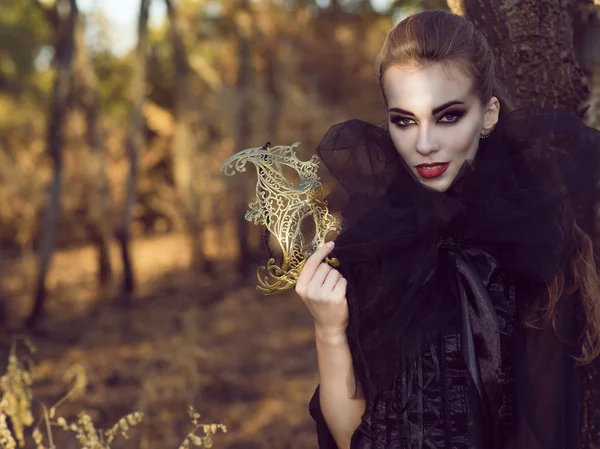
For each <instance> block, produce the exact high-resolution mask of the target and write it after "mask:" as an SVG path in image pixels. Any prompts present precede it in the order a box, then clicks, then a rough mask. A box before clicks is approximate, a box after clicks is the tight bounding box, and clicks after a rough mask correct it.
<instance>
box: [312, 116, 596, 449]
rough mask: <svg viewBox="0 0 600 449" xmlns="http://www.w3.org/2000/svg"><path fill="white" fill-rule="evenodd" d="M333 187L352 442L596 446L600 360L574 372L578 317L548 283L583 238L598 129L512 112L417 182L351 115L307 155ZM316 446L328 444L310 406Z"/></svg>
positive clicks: (573, 120)
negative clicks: (356, 388) (444, 179)
mask: <svg viewBox="0 0 600 449" xmlns="http://www.w3.org/2000/svg"><path fill="white" fill-rule="evenodd" d="M317 152H318V154H319V156H320V157H321V159H322V161H323V162H324V165H325V166H326V167H327V169H328V170H329V172H330V173H331V174H332V175H333V177H334V178H335V180H336V181H337V182H338V185H337V188H334V190H333V192H332V194H331V195H330V196H329V197H328V200H329V203H330V206H331V208H332V210H334V211H337V212H339V214H340V215H341V217H342V220H343V228H344V232H343V233H342V234H341V235H340V236H339V237H338V238H337V239H336V247H335V250H334V256H336V257H338V258H339V260H340V261H341V267H340V271H341V272H342V274H343V275H344V276H345V277H346V279H347V280H348V292H347V297H348V302H349V307H350V323H349V326H348V331H347V333H348V340H349V343H350V350H351V352H352V357H353V364H354V372H355V377H356V378H357V380H358V381H359V382H360V384H361V386H362V387H363V391H364V396H365V398H366V402H367V410H366V412H365V414H364V416H363V419H362V424H361V425H360V426H359V428H358V429H357V431H356V432H355V434H354V436H353V439H352V449H375V448H377V449H380V448H381V449H383V448H386V449H396V448H398V449H404V448H436V449H437V448H465V449H466V448H469V449H471V448H473V449H475V448H485V449H493V448H502V449H504V448H514V449H524V448H527V449H571V448H576V447H579V446H581V447H593V446H592V445H593V444H598V442H599V440H600V421H599V419H600V412H599V409H600V394H599V389H600V385H599V382H600V380H599V377H598V376H599V370H598V366H597V365H598V364H597V363H596V364H592V365H591V366H586V367H585V368H582V367H578V366H577V365H576V363H575V358H576V357H579V356H581V343H582V340H581V339H582V335H583V332H584V325H585V316H584V313H583V309H582V303H581V298H580V295H579V293H578V292H577V291H576V292H575V293H573V294H565V295H563V297H562V298H561V299H560V301H559V304H558V306H557V311H556V315H555V316H557V317H558V319H557V320H556V323H555V326H554V328H552V327H548V326H545V325H544V324H543V323H541V322H540V320H539V318H540V316H541V311H543V310H544V307H545V305H546V301H547V285H548V284H549V283H550V282H551V281H552V279H553V278H554V277H555V276H556V275H557V274H559V273H563V274H564V275H565V277H566V281H567V284H568V283H569V280H570V270H569V261H570V259H571V257H572V255H573V254H574V251H576V250H577V249H578V246H579V245H580V241H579V239H578V238H577V236H576V233H575V232H574V224H575V223H577V225H578V226H579V227H580V228H581V229H583V230H584V231H585V232H588V233H591V232H592V229H593V221H594V213H593V207H592V205H593V204H594V192H595V187H596V185H597V178H598V174H599V168H600V167H599V160H600V133H599V132H598V131H595V130H593V129H591V128H588V127H585V126H584V125H583V124H582V123H581V121H580V120H579V119H578V118H577V117H575V116H573V115H571V114H569V113H567V112H564V111H558V110H550V109H521V110H517V111H514V112H511V113H509V114H507V115H505V116H504V117H502V118H501V120H500V121H499V122H498V124H497V126H496V128H495V129H494V131H493V133H492V134H491V136H490V137H489V138H488V139H486V140H482V141H481V145H480V148H479V150H478V153H477V156H476V159H475V160H474V161H470V162H468V163H465V164H464V166H463V167H462V170H461V172H460V174H459V175H458V176H457V178H456V179H455V181H454V182H453V184H452V186H451V187H450V189H449V190H448V191H447V192H444V193H441V192H437V191H434V190H432V189H429V188H427V187H425V186H423V185H422V184H421V183H420V182H419V181H418V179H416V177H415V175H414V174H413V173H412V171H411V169H410V168H408V167H406V165H405V164H404V162H403V160H402V159H401V158H400V156H399V155H398V153H397V152H396V150H395V148H394V146H393V143H392V142H391V139H390V137H389V135H388V134H387V132H386V131H384V130H383V129H380V128H378V127H375V126H373V125H370V124H368V123H365V122H362V121H359V120H351V121H348V122H344V123H342V124H339V125H336V126H334V127H332V128H331V129H330V130H329V132H328V133H327V134H326V135H325V137H324V138H323V140H322V141H321V143H320V144H319V147H318V149H317ZM310 412H311V415H312V416H313V418H314V419H315V421H316V423H317V433H318V438H319V446H320V448H335V447H336V445H335V442H334V440H333V438H332V436H331V434H330V433H329V431H328V429H327V425H326V423H325V421H324V419H323V416H322V414H321V412H320V405H319V392H318V389H317V391H316V392H315V394H314V396H313V398H312V399H311V403H310Z"/></svg>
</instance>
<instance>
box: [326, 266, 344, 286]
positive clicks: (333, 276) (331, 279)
mask: <svg viewBox="0 0 600 449" xmlns="http://www.w3.org/2000/svg"><path fill="white" fill-rule="evenodd" d="M341 277H342V274H341V273H340V272H339V271H338V270H336V269H331V270H330V271H329V273H327V277H326V278H325V281H323V290H326V291H331V290H333V288H334V287H335V284H337V281H338V280H339V279H340V278H341Z"/></svg>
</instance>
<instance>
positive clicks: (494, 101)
mask: <svg viewBox="0 0 600 449" xmlns="http://www.w3.org/2000/svg"><path fill="white" fill-rule="evenodd" d="M499 118H500V101H498V98H496V97H492V98H490V101H488V104H487V108H486V110H485V113H484V117H483V127H482V129H481V134H483V135H486V134H489V133H491V132H492V130H493V129H494V126H496V123H498V119H499Z"/></svg>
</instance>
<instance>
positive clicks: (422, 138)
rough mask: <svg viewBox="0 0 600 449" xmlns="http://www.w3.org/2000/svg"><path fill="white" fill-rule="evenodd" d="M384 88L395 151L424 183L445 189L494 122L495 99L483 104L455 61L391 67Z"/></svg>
mask: <svg viewBox="0 0 600 449" xmlns="http://www.w3.org/2000/svg"><path fill="white" fill-rule="evenodd" d="M382 86H383V89H384V93H385V97H386V99H387V105H388V114H389V128H390V134H391V136H392V140H393V142H394V146H395V147H396V150H398V153H399V154H400V156H402V159H404V161H405V162H406V164H407V165H408V166H409V167H410V168H411V170H412V171H413V173H414V174H415V175H416V176H417V178H418V179H419V181H420V182H421V183H422V184H424V185H426V186H428V187H431V188H433V189H435V190H438V191H440V192H445V191H446V190H447V189H448V187H450V185H451V184H452V181H453V180H454V178H455V177H456V176H457V175H458V173H459V171H460V169H461V167H462V165H463V163H464V162H465V161H468V160H473V159H474V158H475V154H476V153H477V149H478V147H479V138H480V137H481V135H482V134H487V133H489V132H491V130H492V129H493V127H494V125H495V124H496V122H497V121H498V113H499V111H500V105H499V102H498V99H497V98H496V97H492V98H491V99H490V101H489V102H488V104H487V105H482V104H481V100H480V98H479V96H478V95H477V93H476V92H475V90H474V89H473V80H472V79H471V78H470V77H469V76H467V75H465V74H464V73H463V71H462V70H461V69H460V67H459V66H458V65H457V64H448V65H446V66H442V65H441V64H434V65H431V66H429V67H426V68H417V67H414V66H392V67H390V68H389V69H387V70H386V71H385V73H384V75H383V79H382Z"/></svg>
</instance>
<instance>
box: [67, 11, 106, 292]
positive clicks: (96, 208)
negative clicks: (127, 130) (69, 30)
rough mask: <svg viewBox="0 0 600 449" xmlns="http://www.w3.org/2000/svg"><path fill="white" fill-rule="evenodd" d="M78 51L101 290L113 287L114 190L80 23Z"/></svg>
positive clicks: (77, 87) (90, 226) (90, 217)
mask: <svg viewBox="0 0 600 449" xmlns="http://www.w3.org/2000/svg"><path fill="white" fill-rule="evenodd" d="M75 41H76V50H75V59H74V61H73V73H74V81H73V82H74V92H75V94H74V96H73V97H74V100H75V101H76V102H77V103H78V104H79V106H80V107H81V108H83V111H84V113H85V119H86V125H87V142H88V147H89V156H90V160H89V164H87V168H88V171H89V176H88V177H87V179H86V181H87V183H86V186H85V196H86V198H87V201H85V207H86V209H87V216H86V217H85V219H86V221H87V226H86V228H87V230H88V232H89V235H90V237H91V240H92V242H93V243H94V245H95V246H96V250H97V254H98V281H99V285H100V286H101V287H104V288H105V287H107V286H108V285H110V284H111V281H112V277H113V268H112V263H111V259H110V242H111V240H112V238H113V233H114V229H113V224H112V220H111V217H112V216H113V214H112V212H113V207H112V200H111V193H110V187H109V184H108V180H107V178H106V170H105V155H106V148H105V146H104V135H103V131H102V115H103V114H102V110H101V105H100V98H99V91H98V78H97V76H96V71H95V69H94V65H93V62H92V60H91V58H90V54H89V51H88V48H87V45H86V42H85V23H84V21H82V20H79V21H78V24H77V28H76V33H75Z"/></svg>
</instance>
